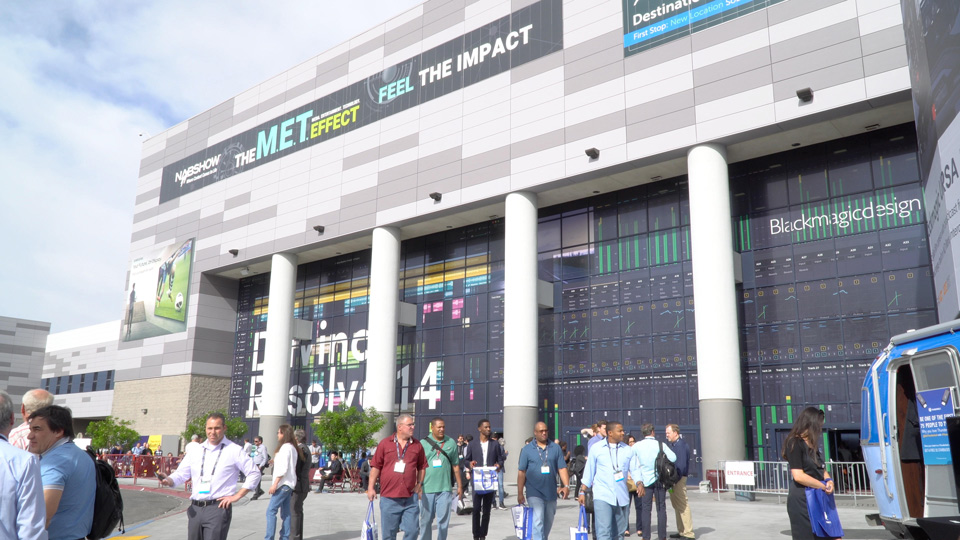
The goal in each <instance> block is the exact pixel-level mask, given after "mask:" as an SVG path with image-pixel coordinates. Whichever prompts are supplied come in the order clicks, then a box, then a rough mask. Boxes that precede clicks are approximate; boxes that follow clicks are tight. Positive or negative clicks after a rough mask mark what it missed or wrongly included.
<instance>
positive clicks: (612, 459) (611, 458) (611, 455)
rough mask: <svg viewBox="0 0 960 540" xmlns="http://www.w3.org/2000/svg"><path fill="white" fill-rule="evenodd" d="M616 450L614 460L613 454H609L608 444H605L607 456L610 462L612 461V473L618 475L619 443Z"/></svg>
mask: <svg viewBox="0 0 960 540" xmlns="http://www.w3.org/2000/svg"><path fill="white" fill-rule="evenodd" d="M616 448H617V457H616V459H615V460H614V457H613V454H612V453H610V443H607V454H609V455H610V460H611V461H613V472H615V473H618V472H620V444H619V443H618V444H617V446H616Z"/></svg>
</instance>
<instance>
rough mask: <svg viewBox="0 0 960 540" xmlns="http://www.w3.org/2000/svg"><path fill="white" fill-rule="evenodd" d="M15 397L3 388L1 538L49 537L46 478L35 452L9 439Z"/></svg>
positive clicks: (0, 406) (0, 415)
mask: <svg viewBox="0 0 960 540" xmlns="http://www.w3.org/2000/svg"><path fill="white" fill-rule="evenodd" d="M13 422H14V420H13V401H12V400H11V399H10V395H9V394H7V393H6V392H5V391H3V390H0V490H3V491H2V493H6V494H7V495H8V496H5V497H0V539H3V540H7V539H10V540H17V539H19V540H24V539H25V540H47V529H46V528H45V527H44V525H45V518H46V510H44V507H43V482H42V481H41V480H40V464H39V463H38V462H37V458H36V456H33V455H30V454H28V453H27V452H24V451H23V450H20V449H19V448H14V447H13V445H11V444H10V442H9V441H8V440H7V437H8V436H9V435H10V429H11V428H12V427H13Z"/></svg>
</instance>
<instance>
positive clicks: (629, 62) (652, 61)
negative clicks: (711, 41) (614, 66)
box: [623, 36, 693, 73]
mask: <svg viewBox="0 0 960 540" xmlns="http://www.w3.org/2000/svg"><path fill="white" fill-rule="evenodd" d="M692 47H693V45H692V41H691V40H690V36H687V37H684V38H680V39H678V40H675V41H671V42H669V43H665V44H663V45H661V46H659V47H656V48H653V49H650V50H648V51H643V52H642V53H637V54H634V55H632V56H629V57H627V58H624V60H623V67H624V71H625V72H626V73H633V72H635V71H640V70H642V69H647V68H651V67H653V66H656V65H659V64H662V63H664V62H668V61H670V60H676V59H677V58H680V57H681V56H685V55H688V54H690V53H691V52H693V49H692Z"/></svg>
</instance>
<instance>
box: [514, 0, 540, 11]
mask: <svg viewBox="0 0 960 540" xmlns="http://www.w3.org/2000/svg"><path fill="white" fill-rule="evenodd" d="M538 1H539V0H510V11H517V10H518V9H522V8H525V7H527V6H530V5H533V4H536V3H537V2H538Z"/></svg>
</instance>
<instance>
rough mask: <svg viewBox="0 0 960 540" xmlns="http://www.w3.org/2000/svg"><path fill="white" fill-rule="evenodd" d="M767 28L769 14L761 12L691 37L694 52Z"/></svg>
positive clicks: (727, 22) (713, 27)
mask: <svg viewBox="0 0 960 540" xmlns="http://www.w3.org/2000/svg"><path fill="white" fill-rule="evenodd" d="M766 28H767V14H766V13H765V12H764V11H763V10H761V11H755V12H753V13H750V14H747V15H744V16H742V17H738V18H736V19H733V20H730V21H726V22H724V23H723V24H718V25H717V26H712V27H710V28H707V29H705V30H702V31H700V32H697V33H695V34H693V35H691V36H690V37H691V38H692V39H693V41H692V46H693V50H694V51H700V50H703V49H706V48H707V47H713V46H714V45H720V44H721V43H726V42H728V41H730V40H732V39H736V38H738V37H741V36H745V35H747V34H749V33H752V32H756V31H758V30H764V29H766Z"/></svg>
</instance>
